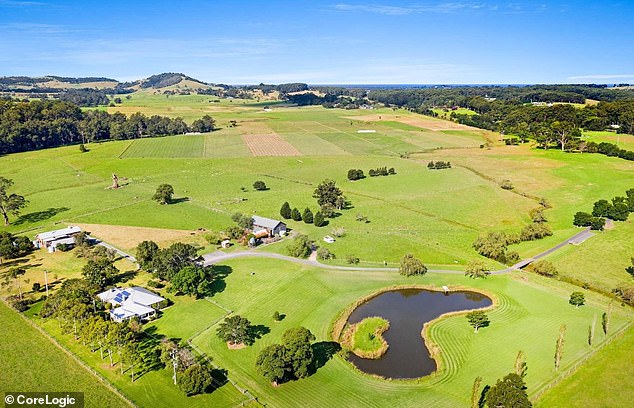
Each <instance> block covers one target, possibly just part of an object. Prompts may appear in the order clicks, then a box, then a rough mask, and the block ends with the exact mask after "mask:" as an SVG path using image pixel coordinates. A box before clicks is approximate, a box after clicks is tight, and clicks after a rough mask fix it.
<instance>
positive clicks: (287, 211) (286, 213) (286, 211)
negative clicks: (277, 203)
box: [280, 201, 291, 220]
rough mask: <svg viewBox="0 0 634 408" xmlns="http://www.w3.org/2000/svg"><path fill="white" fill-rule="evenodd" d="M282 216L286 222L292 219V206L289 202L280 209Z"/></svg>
mask: <svg viewBox="0 0 634 408" xmlns="http://www.w3.org/2000/svg"><path fill="white" fill-rule="evenodd" d="M280 215H281V216H282V218H284V219H286V220H288V219H290V218H291V206H290V205H289V204H288V201H286V202H285V203H284V204H282V208H280Z"/></svg>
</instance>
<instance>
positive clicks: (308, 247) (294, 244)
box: [286, 234, 313, 258]
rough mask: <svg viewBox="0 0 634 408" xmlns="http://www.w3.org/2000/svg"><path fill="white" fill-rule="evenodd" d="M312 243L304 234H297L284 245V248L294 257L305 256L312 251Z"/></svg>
mask: <svg viewBox="0 0 634 408" xmlns="http://www.w3.org/2000/svg"><path fill="white" fill-rule="evenodd" d="M312 246H313V243H312V242H311V241H310V240H309V239H308V237H307V236H306V235H303V234H300V235H297V236H296V237H295V238H293V240H292V241H291V243H290V244H289V245H288V247H286V250H287V252H288V254H289V255H290V256H294V257H296V258H306V257H307V256H308V255H310V252H311V251H312Z"/></svg>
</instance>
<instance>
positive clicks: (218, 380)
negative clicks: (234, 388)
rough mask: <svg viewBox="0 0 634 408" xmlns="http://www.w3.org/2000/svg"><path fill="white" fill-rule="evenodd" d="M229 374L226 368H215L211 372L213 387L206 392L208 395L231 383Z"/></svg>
mask: <svg viewBox="0 0 634 408" xmlns="http://www.w3.org/2000/svg"><path fill="white" fill-rule="evenodd" d="M228 375H229V372H228V371H227V370H225V369H224V368H214V369H212V370H211V378H212V380H211V386H210V387H209V388H207V389H206V390H205V392H206V393H210V392H214V391H215V390H217V389H218V388H220V387H222V386H223V385H225V384H227V383H228V382H229V376H228Z"/></svg>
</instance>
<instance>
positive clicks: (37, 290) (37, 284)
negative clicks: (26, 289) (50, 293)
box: [31, 282, 42, 292]
mask: <svg viewBox="0 0 634 408" xmlns="http://www.w3.org/2000/svg"><path fill="white" fill-rule="evenodd" d="M31 289H32V290H33V292H39V291H40V290H41V289H42V285H40V283H39V282H35V283H34V284H33V287H32V288H31Z"/></svg>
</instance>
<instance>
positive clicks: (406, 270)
mask: <svg viewBox="0 0 634 408" xmlns="http://www.w3.org/2000/svg"><path fill="white" fill-rule="evenodd" d="M398 271H399V273H400V274H401V275H403V276H412V275H424V274H426V273H427V267H426V266H425V265H424V264H423V262H422V261H421V260H420V259H418V258H416V257H415V256H414V255H412V254H406V255H405V256H404V257H403V258H402V259H401V264H400V266H399V268H398Z"/></svg>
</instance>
